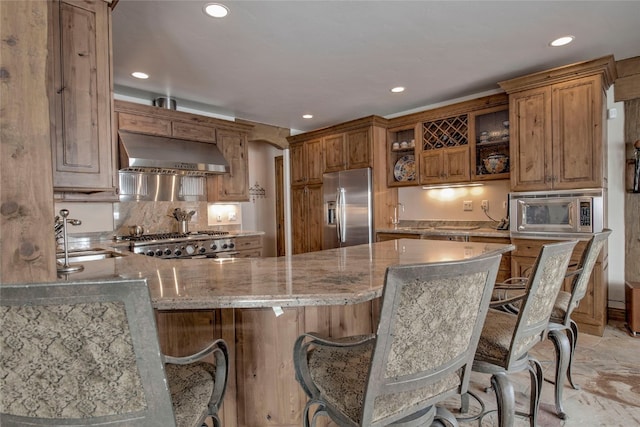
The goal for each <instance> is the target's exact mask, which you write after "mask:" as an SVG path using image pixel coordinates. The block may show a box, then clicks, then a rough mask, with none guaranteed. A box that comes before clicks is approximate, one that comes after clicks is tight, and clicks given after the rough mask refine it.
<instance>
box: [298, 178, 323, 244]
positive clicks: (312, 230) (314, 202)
mask: <svg viewBox="0 0 640 427" xmlns="http://www.w3.org/2000/svg"><path fill="white" fill-rule="evenodd" d="M322 215H323V210H322V184H312V185H306V186H304V187H291V222H292V234H293V251H292V252H293V254H300V253H304V252H313V251H319V250H322V224H323V221H322V220H323V216H322Z"/></svg>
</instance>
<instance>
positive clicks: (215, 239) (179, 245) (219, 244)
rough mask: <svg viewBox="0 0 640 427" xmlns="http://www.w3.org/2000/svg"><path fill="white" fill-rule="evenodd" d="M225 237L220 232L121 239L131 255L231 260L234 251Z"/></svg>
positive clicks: (152, 235)
mask: <svg viewBox="0 0 640 427" xmlns="http://www.w3.org/2000/svg"><path fill="white" fill-rule="evenodd" d="M228 234H229V233H228V232H220V231H198V232H192V233H161V234H143V235H141V236H126V237H122V238H121V240H124V239H126V240H129V241H130V246H129V250H131V251H132V252H135V253H137V254H143V255H147V256H152V257H156V258H163V259H186V258H234V257H235V256H236V255H237V254H238V251H237V249H236V244H235V239H234V238H233V237H231V236H228Z"/></svg>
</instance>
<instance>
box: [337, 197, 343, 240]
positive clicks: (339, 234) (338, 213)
mask: <svg viewBox="0 0 640 427" xmlns="http://www.w3.org/2000/svg"><path fill="white" fill-rule="evenodd" d="M341 211H342V209H341V206H340V188H338V189H336V234H337V237H338V242H341V241H342V240H341V239H340V237H341V235H342V233H341V231H340V217H341V214H340V213H341Z"/></svg>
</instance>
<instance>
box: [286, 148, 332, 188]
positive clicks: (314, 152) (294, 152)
mask: <svg viewBox="0 0 640 427" xmlns="http://www.w3.org/2000/svg"><path fill="white" fill-rule="evenodd" d="M289 148H290V153H291V185H306V184H319V183H322V173H323V168H324V165H323V151H322V148H323V147H322V140H321V139H313V140H309V141H303V142H300V143H296V144H291V145H290V147H289Z"/></svg>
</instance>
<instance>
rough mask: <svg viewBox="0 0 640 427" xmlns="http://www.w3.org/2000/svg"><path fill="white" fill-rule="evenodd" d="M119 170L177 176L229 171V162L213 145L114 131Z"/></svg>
mask: <svg viewBox="0 0 640 427" xmlns="http://www.w3.org/2000/svg"><path fill="white" fill-rule="evenodd" d="M118 139H119V141H120V144H119V146H120V170H125V171H134V172H160V173H174V174H180V175H210V174H222V173H227V172H229V163H227V161H226V160H225V158H224V156H223V155H222V153H221V152H220V150H219V149H218V147H217V146H216V145H215V144H212V143H207V142H199V141H192V140H186V139H179V138H169V137H164V136H155V135H147V134H142V133H134V132H126V131H122V130H120V131H118Z"/></svg>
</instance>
